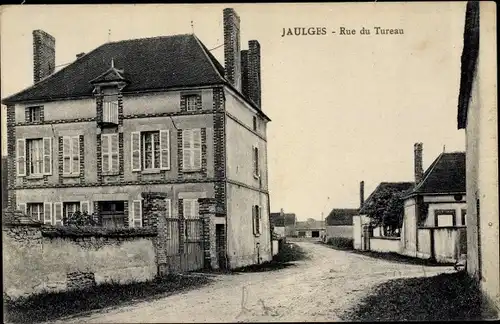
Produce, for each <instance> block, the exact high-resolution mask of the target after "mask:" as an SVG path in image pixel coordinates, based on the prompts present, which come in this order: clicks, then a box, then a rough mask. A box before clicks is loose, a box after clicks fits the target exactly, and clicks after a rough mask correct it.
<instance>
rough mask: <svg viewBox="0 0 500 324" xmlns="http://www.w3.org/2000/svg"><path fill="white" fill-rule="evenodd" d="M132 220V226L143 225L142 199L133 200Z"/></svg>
mask: <svg viewBox="0 0 500 324" xmlns="http://www.w3.org/2000/svg"><path fill="white" fill-rule="evenodd" d="M131 220H132V222H131V224H130V225H132V226H130V227H142V201H141V200H133V201H132V219H131Z"/></svg>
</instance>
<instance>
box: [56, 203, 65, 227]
mask: <svg viewBox="0 0 500 324" xmlns="http://www.w3.org/2000/svg"><path fill="white" fill-rule="evenodd" d="M62 219H63V206H62V202H56V203H54V225H63V221H62Z"/></svg>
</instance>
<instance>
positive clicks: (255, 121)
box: [253, 116, 257, 131]
mask: <svg viewBox="0 0 500 324" xmlns="http://www.w3.org/2000/svg"><path fill="white" fill-rule="evenodd" d="M253 130H254V131H256V130H257V117H256V116H253Z"/></svg>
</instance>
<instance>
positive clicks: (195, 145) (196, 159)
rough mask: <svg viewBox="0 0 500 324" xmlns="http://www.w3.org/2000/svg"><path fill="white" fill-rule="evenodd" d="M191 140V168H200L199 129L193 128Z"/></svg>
mask: <svg viewBox="0 0 500 324" xmlns="http://www.w3.org/2000/svg"><path fill="white" fill-rule="evenodd" d="M192 136H193V142H192V148H191V150H192V152H193V153H192V154H193V169H195V170H198V169H201V129H199V128H197V129H193V135H192Z"/></svg>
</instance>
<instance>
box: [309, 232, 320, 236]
mask: <svg viewBox="0 0 500 324" xmlns="http://www.w3.org/2000/svg"><path fill="white" fill-rule="evenodd" d="M311 236H312V237H319V231H312V233H311Z"/></svg>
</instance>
